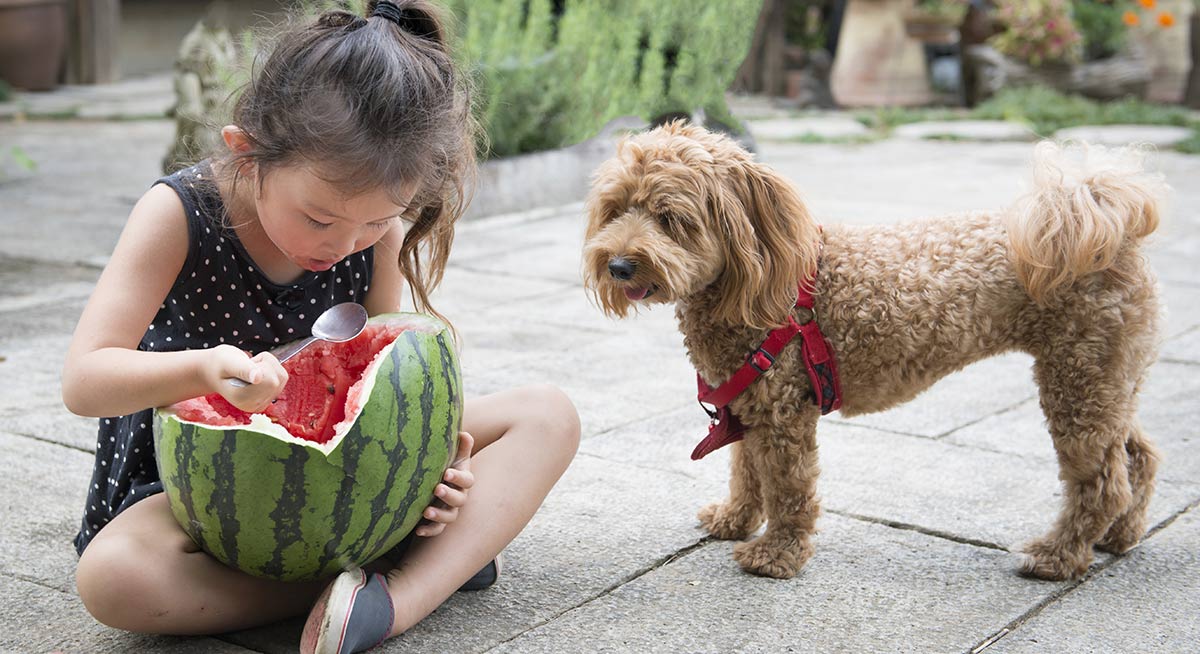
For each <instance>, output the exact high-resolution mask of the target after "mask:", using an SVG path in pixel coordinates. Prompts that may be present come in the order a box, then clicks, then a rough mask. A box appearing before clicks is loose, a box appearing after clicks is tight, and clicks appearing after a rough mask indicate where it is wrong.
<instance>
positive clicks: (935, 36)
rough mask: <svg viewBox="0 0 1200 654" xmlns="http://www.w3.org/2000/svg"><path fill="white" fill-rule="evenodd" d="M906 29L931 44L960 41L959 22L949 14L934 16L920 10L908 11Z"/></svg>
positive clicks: (946, 43)
mask: <svg viewBox="0 0 1200 654" xmlns="http://www.w3.org/2000/svg"><path fill="white" fill-rule="evenodd" d="M904 31H905V33H907V34H908V35H909V36H911V37H912V38H914V39H916V40H918V41H920V42H922V43H928V44H930V45H953V44H955V43H958V23H957V22H956V21H955V20H954V19H952V18H949V17H947V16H934V15H931V14H926V13H922V12H918V11H909V12H906V13H905V14H904Z"/></svg>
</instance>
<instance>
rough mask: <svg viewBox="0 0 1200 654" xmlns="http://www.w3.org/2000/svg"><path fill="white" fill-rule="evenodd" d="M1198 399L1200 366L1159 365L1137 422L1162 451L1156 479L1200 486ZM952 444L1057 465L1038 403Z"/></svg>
mask: <svg viewBox="0 0 1200 654" xmlns="http://www.w3.org/2000/svg"><path fill="white" fill-rule="evenodd" d="M1198 397H1200V368H1197V367H1196V366H1193V365H1183V364H1177V363H1170V362H1159V363H1157V364H1155V365H1154V366H1153V367H1151V369H1150V374H1149V376H1148V378H1147V380H1146V385H1145V387H1144V388H1143V390H1142V393H1141V400H1140V403H1139V405H1140V406H1139V410H1138V420H1139V421H1140V422H1141V424H1142V428H1143V429H1144V430H1145V432H1146V433H1147V434H1148V435H1149V436H1150V438H1151V439H1152V440H1153V441H1154V442H1155V444H1156V445H1157V446H1158V447H1159V449H1160V450H1161V452H1162V455H1163V460H1162V463H1161V464H1160V465H1159V471H1158V477H1159V479H1160V480H1167V481H1172V482H1177V483H1191V484H1200V425H1198V424H1197V423H1196V421H1195V420H1194V419H1193V416H1194V414H1195V411H1196V398H1198ZM946 441H947V442H949V443H954V444H956V445H963V446H967V447H972V448H978V449H986V450H990V451H995V452H1005V453H1007V454H1012V455H1014V456H1020V457H1025V458H1032V459H1038V460H1041V461H1054V460H1055V455H1054V446H1053V443H1052V442H1051V439H1050V435H1049V434H1048V433H1047V431H1046V426H1045V418H1044V417H1043V414H1042V410H1041V407H1039V406H1038V403H1037V401H1036V400H1030V401H1028V402H1025V403H1022V404H1021V405H1020V406H1018V407H1016V408H1014V409H1013V410H1011V411H1007V412H1003V413H999V414H996V415H992V416H988V417H987V418H984V419H983V420H981V421H979V422H977V423H975V424H972V425H968V426H966V427H963V428H962V429H960V430H958V431H956V432H954V433H953V434H951V435H950V436H948V437H947V438H946Z"/></svg>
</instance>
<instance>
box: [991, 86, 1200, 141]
mask: <svg viewBox="0 0 1200 654" xmlns="http://www.w3.org/2000/svg"><path fill="white" fill-rule="evenodd" d="M971 113H972V117H974V118H979V119H984V120H1010V121H1017V122H1023V123H1026V124H1028V125H1029V126H1030V127H1031V128H1032V129H1033V131H1034V132H1036V133H1038V134H1041V135H1043V136H1048V135H1050V134H1052V133H1054V132H1055V131H1057V130H1059V129H1062V128H1064V127H1074V126H1078V125H1125V124H1138V125H1176V126H1181V127H1193V128H1194V127H1196V126H1197V125H1200V121H1196V119H1195V118H1193V117H1192V115H1191V113H1190V112H1189V111H1188V110H1187V109H1184V108H1183V107H1178V106H1174V105H1160V104H1153V103H1149V102H1143V101H1141V100H1138V99H1136V98H1126V99H1124V100H1118V101H1115V102H1097V101H1095V100H1090V99H1088V98H1085V97H1083V96H1079V95H1067V94H1064V93H1060V92H1058V91H1055V90H1053V89H1049V88H1046V87H1040V86H1030V87H1024V88H1012V89H1003V90H1001V91H1000V92H999V93H997V94H996V95H995V96H994V97H992V98H990V99H989V100H987V101H986V102H983V103H981V104H980V105H979V106H977V107H975V109H974V110H973V111H972V112H971Z"/></svg>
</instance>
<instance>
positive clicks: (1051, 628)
mask: <svg viewBox="0 0 1200 654" xmlns="http://www.w3.org/2000/svg"><path fill="white" fill-rule="evenodd" d="M780 120H784V121H786V120H787V118H786V117H784V118H779V117H774V118H772V121H773V123H772V126H771V127H772V129H776V130H782V133H787V132H788V128H787V126H786V125H781V124H780V123H779V122H778V121H780ZM791 131H792V132H793V133H794V132H795V131H796V130H791ZM171 133H172V132H171V125H170V124H169V123H167V122H166V121H161V120H143V121H122V122H103V121H78V120H75V121H34V122H24V123H17V122H11V121H10V122H0V143H3V144H5V145H6V146H7V145H10V144H12V145H17V146H20V147H21V148H22V149H23V150H24V151H25V152H26V153H28V154H29V156H30V157H31V158H32V159H34V160H35V161H36V162H37V164H38V168H37V170H36V171H34V172H33V173H30V174H26V175H23V176H22V177H21V178H19V179H10V180H8V181H7V182H0V460H3V461H4V462H5V464H6V465H5V474H3V475H0V519H2V523H3V524H4V525H5V527H4V529H3V530H0V598H2V599H0V623H3V624H4V625H6V628H5V629H4V630H2V631H0V651H12V652H50V651H64V652H134V651H163V652H247V651H257V652H289V651H294V650H295V648H296V643H297V639H298V636H299V630H300V622H299V621H291V622H286V623H281V624H279V625H274V626H270V627H265V628H262V629H256V630H251V631H246V632H240V633H236V634H227V635H222V636H219V637H215V638H164V637H148V636H137V635H131V634H124V633H120V632H116V631H113V630H111V629H108V628H106V627H103V626H101V625H99V624H97V623H95V622H94V621H93V620H92V619H91V618H90V617H89V616H88V615H87V613H86V612H85V610H84V609H83V607H82V605H81V603H80V601H79V599H78V597H77V595H76V594H75V590H74V585H73V571H74V564H75V560H76V558H75V554H74V551H73V549H72V548H71V545H70V538H71V536H72V535H73V534H74V532H75V529H76V526H77V524H78V519H79V512H80V508H81V506H82V500H83V497H84V491H85V486H86V484H87V480H88V478H89V475H90V472H91V462H92V457H91V451H92V447H93V445H94V440H93V439H94V437H95V436H94V424H93V422H94V421H92V420H88V419H83V418H78V417H75V416H71V415H70V414H69V413H67V412H66V411H65V409H63V407H62V406H61V402H60V399H59V371H60V367H61V363H62V358H63V354H64V352H65V348H66V345H67V343H68V341H69V338H70V334H71V331H72V329H73V328H74V324H75V321H76V319H77V318H78V315H79V312H80V311H81V309H82V307H83V304H84V302H85V301H86V299H87V296H88V294H89V292H90V289H91V287H92V285H93V284H94V281H95V279H96V277H97V276H98V274H99V271H100V267H101V266H102V265H103V263H104V261H105V259H106V257H107V255H108V253H109V252H110V251H111V248H112V245H113V244H114V243H115V241H116V238H117V235H118V233H119V230H120V228H121V225H122V224H123V221H124V219H125V216H126V215H127V213H128V211H129V209H130V207H131V206H132V203H133V202H134V200H135V199H136V198H137V197H138V196H139V195H140V194H141V193H142V192H143V191H144V190H145V188H146V187H147V185H148V184H149V183H150V182H151V181H152V180H153V179H154V177H155V176H156V175H157V166H158V162H159V159H160V157H161V156H162V153H163V151H164V149H165V147H166V144H167V141H168V140H169V139H170V137H171ZM758 141H759V144H760V146H761V149H762V152H761V158H762V159H763V160H765V161H766V162H768V163H770V164H772V165H774V166H776V167H777V168H778V169H780V170H781V171H782V172H783V173H784V174H785V175H786V176H788V177H789V178H790V179H792V180H793V181H794V182H795V183H796V184H797V186H798V187H799V188H800V189H801V190H802V192H803V193H804V195H805V198H806V200H807V201H808V203H809V205H810V208H811V209H812V210H813V211H814V213H815V214H816V215H817V216H818V218H819V219H820V220H821V221H823V222H826V223H832V222H839V221H840V222H850V223H875V222H892V221H899V220H904V219H908V218H914V217H919V216H924V215H928V214H930V213H941V212H948V211H955V210H962V209H979V208H994V207H1000V206H1003V205H1005V204H1006V203H1008V202H1010V201H1011V200H1012V199H1014V198H1015V197H1016V195H1017V194H1018V193H1019V192H1020V190H1021V189H1022V188H1023V186H1022V185H1023V183H1024V182H1025V180H1026V179H1027V176H1028V168H1027V160H1028V157H1029V155H1030V152H1031V146H1030V144H1028V143H1026V142H987V143H983V142H963V141H920V140H916V141H914V140H908V139H900V138H894V139H889V140H883V141H879V142H872V143H863V144H857V145H834V144H804V143H798V142H795V141H794V140H778V141H776V140H771V139H769V138H763V137H762V136H759V138H758ZM1152 162H1153V163H1154V164H1155V165H1156V166H1157V167H1158V168H1160V169H1161V170H1162V171H1163V172H1165V173H1166V175H1167V177H1168V180H1169V181H1170V182H1171V183H1172V184H1173V186H1174V187H1175V189H1176V192H1175V194H1174V197H1173V199H1172V202H1171V204H1170V209H1169V214H1168V217H1167V219H1166V221H1165V222H1164V224H1163V225H1162V227H1161V228H1160V230H1159V232H1158V233H1157V234H1156V235H1155V237H1154V238H1153V241H1152V244H1151V246H1150V257H1151V261H1152V262H1153V264H1154V266H1155V267H1156V269H1157V270H1158V271H1159V274H1160V276H1161V279H1162V284H1163V289H1164V296H1165V299H1166V302H1167V304H1168V307H1169V309H1170V313H1169V317H1168V320H1167V334H1166V336H1167V340H1166V342H1165V343H1164V346H1163V350H1162V358H1161V360H1160V361H1159V362H1158V363H1157V364H1156V365H1155V366H1154V368H1153V369H1152V372H1151V375H1150V378H1149V382H1148V384H1147V387H1146V389H1145V390H1144V392H1143V394H1142V400H1141V419H1142V422H1143V424H1144V426H1145V427H1146V430H1147V431H1148V433H1150V434H1151V435H1152V437H1153V438H1154V439H1155V440H1156V441H1157V443H1158V444H1159V446H1160V447H1161V449H1162V450H1163V452H1164V454H1165V460H1164V462H1163V464H1162V467H1161V469H1160V473H1159V480H1160V481H1159V487H1158V491H1157V493H1156V495H1155V498H1154V501H1153V503H1152V505H1151V516H1152V524H1153V528H1152V530H1151V533H1150V535H1149V536H1148V537H1147V538H1146V540H1145V542H1144V543H1143V544H1142V545H1141V546H1139V547H1138V548H1137V549H1136V550H1134V551H1133V552H1132V553H1130V554H1129V555H1127V556H1124V557H1119V558H1114V557H1111V556H1107V555H1101V556H1100V557H1098V560H1097V563H1096V564H1095V566H1094V567H1093V570H1092V571H1091V573H1090V574H1089V575H1088V577H1087V578H1085V579H1084V580H1083V581H1080V582H1070V583H1048V582H1042V581H1034V580H1029V579H1024V578H1022V577H1019V576H1018V575H1016V574H1015V568H1016V562H1017V557H1016V555H1015V554H1013V552H1014V551H1015V547H1014V546H1015V544H1017V543H1019V542H1020V541H1022V540H1025V539H1027V538H1030V537H1033V536H1035V535H1038V534H1039V533H1041V532H1043V531H1044V530H1045V529H1047V528H1048V527H1049V525H1050V523H1051V521H1052V520H1053V518H1054V516H1055V515H1056V508H1057V506H1056V504H1057V500H1058V489H1059V485H1058V481H1057V477H1056V474H1057V468H1056V463H1055V459H1054V452H1053V449H1052V447H1051V444H1050V440H1049V436H1048V435H1047V434H1046V430H1045V427H1044V425H1043V424H1042V419H1041V415H1040V412H1039V409H1038V406H1037V401H1036V399H1035V393H1036V389H1035V387H1034V385H1033V382H1032V380H1031V374H1030V370H1029V368H1030V363H1031V359H1030V358H1029V357H1026V356H1024V355H1018V354H1014V355H1007V356H1003V357H999V358H996V359H992V360H989V361H986V362H982V363H979V364H976V365H975V366H972V367H970V368H968V369H966V370H964V371H962V372H961V373H958V374H956V375H953V376H951V377H949V378H947V379H945V380H943V381H942V382H940V383H939V384H937V385H936V386H935V387H934V388H933V389H931V390H930V391H929V392H927V393H925V394H924V395H922V396H921V397H919V398H918V399H917V400H916V401H914V402H911V403H909V404H907V405H905V406H902V407H900V408H897V409H894V410H892V411H889V412H886V413H881V414H875V415H870V416H863V417H861V418H856V419H853V420H845V419H842V418H840V416H838V415H836V414H835V415H833V416H830V417H829V418H827V419H826V420H824V421H823V422H822V424H821V428H820V430H819V438H820V444H821V457H822V463H821V467H822V469H823V471H824V472H823V475H822V478H821V481H820V486H819V487H820V490H821V495H822V497H823V499H824V507H825V515H824V517H823V518H822V519H821V521H820V523H819V527H820V529H821V532H820V534H819V535H818V536H817V538H816V541H815V542H816V547H817V553H816V555H815V556H814V557H813V558H812V560H811V561H810V562H809V563H808V565H807V567H806V568H805V569H804V570H803V571H802V573H801V574H800V575H798V576H797V577H796V578H794V579H791V580H788V581H778V580H770V579H761V578H757V577H752V576H749V575H746V574H744V573H742V572H741V571H740V570H739V569H738V568H737V566H736V564H735V563H734V562H733V560H732V559H731V557H730V549H731V544H730V543H726V542H718V541H711V540H709V539H707V538H705V537H704V535H703V534H702V532H701V531H700V529H699V528H698V526H697V523H696V520H695V518H694V516H695V512H696V510H697V509H698V508H700V507H701V506H703V505H704V504H706V503H708V502H710V501H714V500H718V499H721V498H722V497H723V496H724V493H725V489H726V481H727V472H726V467H727V463H728V450H721V451H718V452H717V453H715V454H713V455H711V456H710V457H708V458H706V459H704V460H703V461H700V462H693V461H690V460H689V459H688V454H689V453H690V452H691V448H692V447H693V446H694V444H695V443H696V442H697V441H698V440H699V439H700V437H701V436H702V435H703V433H704V431H705V428H706V424H707V421H706V419H705V416H704V414H703V412H702V411H701V410H700V408H699V407H698V406H696V403H695V399H694V398H695V387H694V382H693V376H692V375H693V372H692V369H691V367H690V366H689V364H688V362H687V359H686V356H685V353H684V350H683V347H682V341H681V337H680V336H679V334H678V332H677V330H676V328H675V325H674V320H673V316H672V314H671V312H670V310H668V309H656V310H653V311H650V312H648V313H645V314H643V315H641V316H640V317H638V318H636V319H633V320H629V321H624V322H617V321H610V320H608V319H606V318H604V317H603V316H601V315H600V313H599V312H598V311H597V310H596V309H595V308H594V307H592V306H591V305H590V304H589V302H588V300H587V298H586V296H585V294H584V292H583V290H582V286H581V284H580V281H579V275H578V259H579V249H580V245H581V237H582V229H583V219H582V209H581V207H580V206H579V205H578V204H575V205H567V206H564V207H559V208H542V209H539V210H536V211H530V212H525V213H518V214H508V215H503V216H493V217H487V218H481V219H476V220H471V221H468V222H465V223H463V224H462V226H461V229H460V232H459V235H458V238H457V240H456V243H455V251H454V254H453V256H452V259H451V264H450V268H449V270H448V271H447V274H446V278H445V282H444V284H443V286H442V287H441V289H440V290H439V292H438V293H437V295H436V296H435V303H436V306H438V307H439V309H440V310H442V311H444V312H445V313H446V314H447V315H448V317H450V318H451V319H452V320H453V321H454V322H455V324H456V325H457V327H458V329H459V330H460V332H461V334H462V336H463V341H464V344H463V348H462V361H463V370H464V377H465V380H466V385H467V390H468V392H469V393H471V394H479V393H487V392H490V391H494V390H498V389H502V388H507V387H511V386H514V385H519V384H524V383H533V382H550V383H553V384H555V385H558V386H560V387H562V388H563V389H565V390H566V392H567V393H568V394H569V395H570V396H571V397H572V398H573V399H574V401H575V403H576V405H577V406H578V408H579V412H580V415H581V418H582V422H583V431H584V434H583V436H584V441H583V444H582V446H581V448H580V453H579V456H578V457H577V459H576V461H575V462H574V463H573V465H572V467H571V469H570V470H568V472H567V473H566V475H565V476H564V478H563V479H562V480H561V481H560V483H559V484H558V486H557V487H556V488H555V490H554V491H553V492H552V493H551V495H550V497H549V498H548V499H547V501H546V503H545V505H544V506H543V508H542V510H541V511H540V512H539V513H538V514H537V516H535V518H534V520H533V522H532V523H531V524H530V526H529V527H528V528H527V529H526V530H525V532H524V533H522V534H521V536H519V537H518V538H517V540H516V541H515V542H514V543H513V544H512V545H511V546H510V547H509V548H508V550H507V564H508V565H507V568H506V573H505V575H504V577H503V578H502V580H501V582H500V583H499V584H497V585H496V586H495V587H493V588H491V589H489V590H486V591H483V592H479V593H474V594H461V595H457V596H455V597H454V598H452V599H451V600H450V601H448V602H447V603H446V604H445V605H444V606H442V607H441V608H440V609H439V610H438V611H437V612H436V613H435V614H434V615H432V616H431V617H429V618H428V619H427V620H425V621H424V622H423V623H421V624H420V625H418V626H417V627H416V628H414V629H413V630H411V631H410V632H409V633H407V634H405V635H404V636H402V637H400V638H397V639H394V640H392V641H389V642H388V643H387V644H386V645H385V646H384V647H382V648H380V650H379V651H382V652H408V651H421V652H565V651H582V652H731V651H745V652H790V651H796V652H801V651H804V652H808V651H821V652H843V651H854V652H898V651H902V652H968V651H983V650H986V651H987V652H1149V651H1154V652H1189V651H1194V650H1195V643H1196V642H1198V641H1200V622H1198V621H1197V618H1196V617H1195V616H1197V615H1200V592H1198V591H1200V555H1198V554H1197V553H1198V552H1200V520H1198V519H1197V517H1196V511H1195V507H1196V506H1197V505H1198V504H1200V427H1198V425H1200V401H1197V397H1200V374H1198V373H1200V282H1198V281H1197V275H1196V273H1197V272H1198V271H1200V264H1198V263H1197V262H1198V261H1200V186H1198V185H1197V184H1196V180H1197V179H1200V157H1195V156H1186V155H1180V154H1175V153H1171V152H1163V153H1160V154H1156V155H1154V156H1153V157H1152ZM484 213H486V212H484Z"/></svg>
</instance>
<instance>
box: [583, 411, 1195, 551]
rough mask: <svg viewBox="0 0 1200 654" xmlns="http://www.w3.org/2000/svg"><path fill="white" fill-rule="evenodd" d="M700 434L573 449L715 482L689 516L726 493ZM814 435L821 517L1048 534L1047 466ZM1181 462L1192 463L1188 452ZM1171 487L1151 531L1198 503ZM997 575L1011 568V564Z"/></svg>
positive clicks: (984, 532) (660, 420)
mask: <svg viewBox="0 0 1200 654" xmlns="http://www.w3.org/2000/svg"><path fill="white" fill-rule="evenodd" d="M697 411H698V410H697ZM705 431H706V421H705V420H704V419H703V416H698V415H696V412H695V411H692V410H691V409H690V408H685V409H679V410H677V411H673V412H670V413H666V414H663V415H661V416H658V417H656V418H651V419H649V420H645V421H642V422H638V423H635V424H631V425H626V426H623V427H622V428H621V429H620V430H619V431H614V432H612V433H608V434H602V435H601V436H598V437H596V438H593V439H591V440H587V441H584V443H583V445H582V446H581V451H582V452H585V453H587V454H591V455H594V456H598V457H602V458H604V459H605V460H611V461H620V462H623V463H629V464H636V465H641V466H647V467H650V468H657V469H663V470H670V471H672V472H679V473H681V474H686V475H689V476H693V477H696V478H700V479H708V480H712V481H713V482H715V483H718V484H721V490H720V492H718V493H717V494H715V495H711V496H707V497H697V498H694V501H693V504H692V511H691V512H692V513H693V515H694V513H695V512H696V511H697V510H699V509H700V508H701V507H702V506H704V505H706V504H708V503H710V502H715V501H721V500H723V499H724V498H725V497H726V495H727V490H726V488H725V484H726V483H727V480H728V478H729V472H728V460H729V459H728V450H727V449H726V450H718V451H717V452H716V453H714V454H711V455H709V456H708V457H705V458H704V459H703V460H702V461H699V462H693V461H690V460H689V459H688V454H689V453H690V452H691V450H692V448H693V447H695V445H696V443H698V442H699V441H700V438H701V437H703V435H704V433H705ZM817 437H818V443H819V445H820V454H819V457H820V465H821V471H822V472H821V477H820V479H819V480H818V482H817V490H818V495H819V496H820V497H821V498H822V506H823V507H824V508H825V510H826V511H828V512H831V513H836V514H842V515H850V516H858V517H860V518H862V519H865V520H871V521H879V522H884V523H889V524H890V523H898V524H903V525H908V526H910V527H912V528H918V529H921V530H924V531H926V532H929V533H936V534H941V535H944V536H946V537H949V538H955V539H958V540H961V541H964V542H982V543H987V544H989V546H991V547H996V548H1003V549H1009V550H1012V551H1015V549H1016V548H1017V546H1019V545H1020V544H1021V543H1022V542H1024V541H1027V540H1029V539H1031V538H1034V537H1037V536H1039V535H1041V534H1042V533H1044V532H1045V531H1047V530H1049V528H1050V526H1051V525H1052V524H1053V522H1054V519H1055V517H1056V516H1057V513H1058V502H1059V500H1060V497H1061V490H1060V483H1059V481H1058V466H1057V463H1056V462H1055V460H1053V459H1045V458H1034V457H1025V456H1022V455H1015V454H1009V453H1007V452H1004V453H997V452H991V451H987V450H982V449H975V448H971V447H963V446H956V445H952V444H949V443H942V442H938V441H932V440H929V439H926V438H916V437H911V436H901V435H896V434H889V433H884V432H880V431H877V430H874V429H869V428H864V427H856V426H850V425H844V424H836V423H823V424H821V425H820V426H819V427H818V430H817ZM1045 440H1046V441H1049V436H1048V435H1046V436H1045ZM1189 454H1190V455H1191V456H1192V457H1193V458H1194V457H1195V456H1196V454H1195V452H1194V451H1191V452H1189ZM1181 482H1183V483H1180V484H1165V483H1164V484H1160V486H1159V488H1158V490H1157V492H1156V494H1155V498H1154V500H1153V502H1152V504H1151V510H1150V515H1151V524H1156V523H1158V522H1161V521H1163V520H1166V519H1168V518H1170V517H1171V516H1173V515H1175V514H1176V513H1178V512H1179V511H1181V510H1183V509H1184V508H1185V507H1187V506H1188V505H1190V504H1191V503H1192V502H1194V501H1196V500H1197V499H1200V480H1192V479H1184V480H1181ZM1007 567H1008V568H1010V569H1015V567H1016V560H1015V559H1014V560H1013V561H1011V562H1009V563H1008V564H1007Z"/></svg>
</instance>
